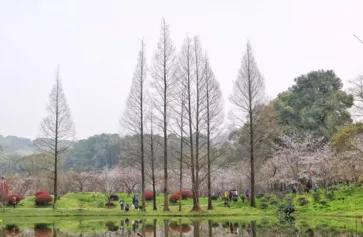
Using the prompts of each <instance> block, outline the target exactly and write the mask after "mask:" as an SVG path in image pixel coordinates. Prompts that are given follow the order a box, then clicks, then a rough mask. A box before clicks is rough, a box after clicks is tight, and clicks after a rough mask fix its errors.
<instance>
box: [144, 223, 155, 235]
mask: <svg viewBox="0 0 363 237" xmlns="http://www.w3.org/2000/svg"><path fill="white" fill-rule="evenodd" d="M153 232H154V226H153V225H150V224H146V225H145V233H153Z"/></svg>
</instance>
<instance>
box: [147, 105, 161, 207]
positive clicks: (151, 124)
mask: <svg viewBox="0 0 363 237" xmlns="http://www.w3.org/2000/svg"><path fill="white" fill-rule="evenodd" d="M153 109H154V107H153V104H152V103H151V105H150V111H149V113H148V116H147V121H148V126H149V129H150V134H148V135H147V137H148V138H149V139H148V142H149V145H150V147H149V149H150V150H149V151H148V152H149V153H148V154H149V160H150V170H151V174H150V178H151V186H152V190H153V210H157V207H156V175H155V169H156V168H155V158H156V155H157V154H156V153H157V149H156V147H157V146H158V145H159V143H158V142H156V141H155V139H158V138H159V136H157V137H156V138H155V136H154V113H153Z"/></svg>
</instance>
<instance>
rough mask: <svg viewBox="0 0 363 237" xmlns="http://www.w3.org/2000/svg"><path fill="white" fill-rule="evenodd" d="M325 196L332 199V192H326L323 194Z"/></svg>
mask: <svg viewBox="0 0 363 237" xmlns="http://www.w3.org/2000/svg"><path fill="white" fill-rule="evenodd" d="M325 197H326V198H327V199H329V200H334V192H328V193H326V194H325Z"/></svg>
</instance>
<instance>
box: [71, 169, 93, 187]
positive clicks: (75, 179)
mask: <svg viewBox="0 0 363 237" xmlns="http://www.w3.org/2000/svg"><path fill="white" fill-rule="evenodd" d="M69 176H70V177H71V181H72V185H73V186H74V187H75V188H76V190H77V191H78V192H84V191H85V189H86V187H87V184H88V183H89V180H90V179H91V177H92V174H90V173H87V172H71V173H69ZM87 191H90V190H87Z"/></svg>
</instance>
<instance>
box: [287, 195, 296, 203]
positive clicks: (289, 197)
mask: <svg viewBox="0 0 363 237" xmlns="http://www.w3.org/2000/svg"><path fill="white" fill-rule="evenodd" d="M285 201H286V202H288V203H292V202H293V201H294V198H293V197H291V196H287V197H285Z"/></svg>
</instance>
